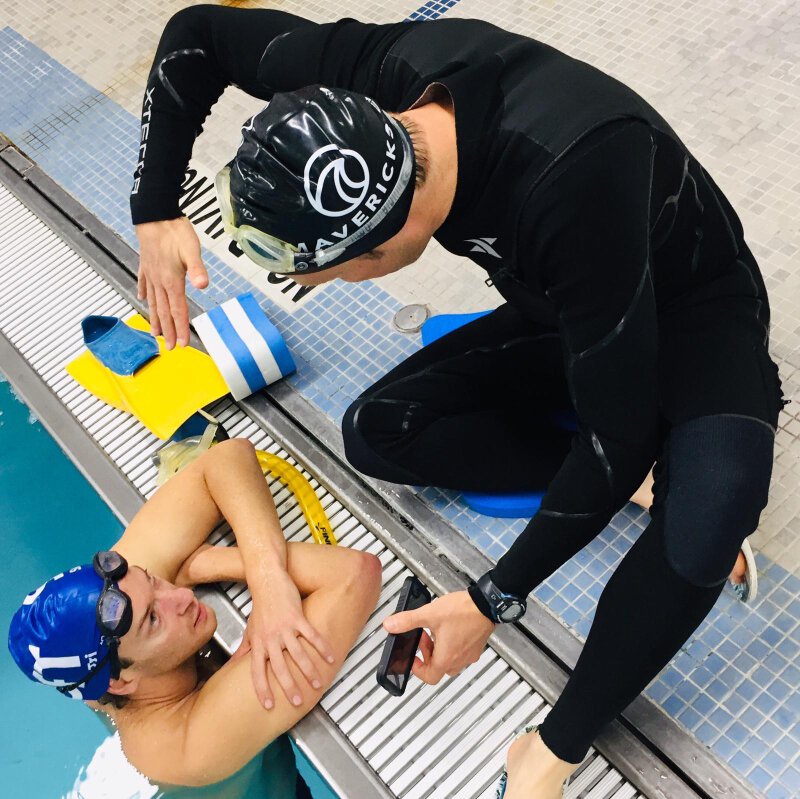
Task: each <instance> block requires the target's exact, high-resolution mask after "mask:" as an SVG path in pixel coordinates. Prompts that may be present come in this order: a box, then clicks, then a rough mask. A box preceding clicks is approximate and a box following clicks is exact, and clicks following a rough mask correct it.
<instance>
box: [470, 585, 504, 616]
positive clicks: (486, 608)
mask: <svg viewBox="0 0 800 799" xmlns="http://www.w3.org/2000/svg"><path fill="white" fill-rule="evenodd" d="M467 593H468V594H469V595H470V596H471V597H472V601H473V602H474V603H475V605H476V606H477V608H478V610H479V611H480V612H481V613H483V615H484V616H486V618H487V619H489V621H493V622H494V623H495V624H497V616H496V615H495V612H494V608H493V607H492V605H491V604H490V603H489V600H488V599H487V598H486V597H485V596H484V594H483V591H481V589H480V588H478V584H477V583H473V584H472V585H471V586H470V587H469V588H468V589H467Z"/></svg>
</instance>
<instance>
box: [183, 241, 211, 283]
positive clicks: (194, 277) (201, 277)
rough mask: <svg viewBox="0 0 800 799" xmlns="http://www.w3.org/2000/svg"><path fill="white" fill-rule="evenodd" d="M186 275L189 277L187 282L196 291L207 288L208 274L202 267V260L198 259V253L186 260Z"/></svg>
mask: <svg viewBox="0 0 800 799" xmlns="http://www.w3.org/2000/svg"><path fill="white" fill-rule="evenodd" d="M186 273H187V274H188V275H189V280H191V281H192V285H193V286H194V287H195V288H196V289H204V288H206V286H208V272H207V271H206V268H205V266H204V265H203V259H202V258H201V257H200V251H199V249H198V252H197V253H196V254H195V255H192V256H191V257H190V258H188V259H187V263H186Z"/></svg>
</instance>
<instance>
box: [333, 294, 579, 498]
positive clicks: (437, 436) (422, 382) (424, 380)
mask: <svg viewBox="0 0 800 799" xmlns="http://www.w3.org/2000/svg"><path fill="white" fill-rule="evenodd" d="M569 406H570V401H569V395H568V391H567V386H566V380H565V378H564V368H563V359H562V354H561V347H560V342H559V339H558V335H557V332H556V331H555V330H554V329H551V328H546V327H542V326H536V325H535V324H534V323H531V322H530V321H528V320H525V319H523V318H522V317H520V316H519V314H518V313H517V312H516V311H514V310H513V309H512V308H511V307H509V306H507V305H505V306H502V307H501V308H499V309H497V310H496V311H494V312H493V313H492V314H490V315H488V316H486V317H483V318H481V319H478V320H476V321H475V322H472V323H470V324H469V325H466V326H465V327H463V328H460V329H459V330H456V331H454V332H452V333H450V334H449V335H447V336H444V337H443V338H441V339H439V340H438V341H436V342H434V343H433V344H431V345H429V346H428V347H425V348H424V349H422V350H420V351H419V352H417V353H415V354H414V355H412V356H411V357H410V358H408V359H407V360H406V361H404V362H403V363H401V364H400V365H399V366H397V367H396V368H395V369H393V370H392V371H391V372H389V373H388V374H387V375H386V376H385V377H383V378H382V379H381V380H380V381H379V382H378V383H376V384H375V385H374V386H372V387H371V388H370V389H368V390H367V391H366V392H365V393H364V394H363V395H362V396H361V397H359V398H358V399H357V400H356V401H355V402H354V403H353V405H352V406H351V407H350V408H349V409H348V410H347V412H346V413H345V416H344V419H343V421H342V434H343V437H344V443H345V452H346V454H347V457H348V460H350V462H351V463H352V464H353V465H354V466H355V467H356V468H357V469H358V470H359V471H361V472H364V473H366V474H369V475H371V476H373V477H378V478H380V479H382V480H388V481H391V482H397V483H407V484H411V485H435V486H439V487H440V488H454V489H461V490H473V491H474V490H477V491H505V492H508V491H524V490H530V489H535V488H544V487H545V486H546V484H547V483H548V481H549V480H550V479H551V478H552V476H553V475H554V474H555V473H556V471H557V470H558V468H559V466H560V465H561V463H562V462H563V460H564V457H565V456H566V454H567V452H568V450H569V445H570V441H571V438H572V434H571V433H569V432H568V431H566V430H564V429H562V428H560V427H559V426H558V425H557V424H555V423H554V422H553V421H552V413H553V412H554V411H556V410H560V409H564V408H568V407H569Z"/></svg>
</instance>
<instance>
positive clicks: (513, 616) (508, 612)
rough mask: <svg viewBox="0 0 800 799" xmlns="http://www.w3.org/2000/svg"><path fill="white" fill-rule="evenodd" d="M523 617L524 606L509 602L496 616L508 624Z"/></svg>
mask: <svg viewBox="0 0 800 799" xmlns="http://www.w3.org/2000/svg"><path fill="white" fill-rule="evenodd" d="M524 615H525V606H524V605H521V604H520V603H519V602H509V603H508V605H507V606H506V607H505V608H503V610H501V611H500V613H499V614H498V617H499V619H500V621H503V622H509V621H516V620H517V619H519V618H521V617H522V616H524Z"/></svg>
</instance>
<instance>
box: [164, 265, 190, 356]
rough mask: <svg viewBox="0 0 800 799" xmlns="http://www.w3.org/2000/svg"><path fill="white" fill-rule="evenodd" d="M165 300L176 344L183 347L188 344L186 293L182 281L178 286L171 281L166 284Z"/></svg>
mask: <svg viewBox="0 0 800 799" xmlns="http://www.w3.org/2000/svg"><path fill="white" fill-rule="evenodd" d="M167 300H168V302H169V309H170V317H171V319H170V321H171V322H172V323H173V324H174V326H175V333H176V336H177V339H178V344H179V345H180V346H181V347H185V346H186V345H187V344H188V343H189V306H188V305H187V303H186V291H185V285H184V283H183V281H181V283H180V286H178V285H177V284H176V283H174V282H172V281H170V283H168V284H167ZM165 341H166V338H165ZM167 346H169V343H167Z"/></svg>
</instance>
